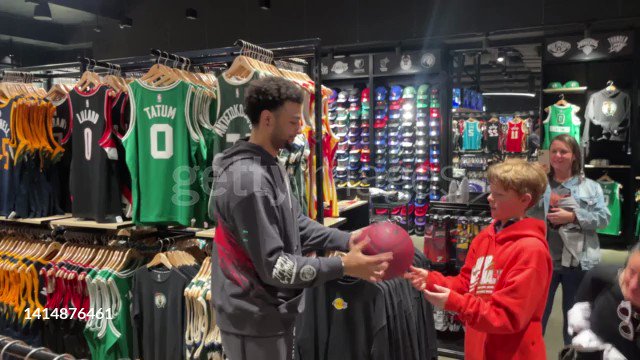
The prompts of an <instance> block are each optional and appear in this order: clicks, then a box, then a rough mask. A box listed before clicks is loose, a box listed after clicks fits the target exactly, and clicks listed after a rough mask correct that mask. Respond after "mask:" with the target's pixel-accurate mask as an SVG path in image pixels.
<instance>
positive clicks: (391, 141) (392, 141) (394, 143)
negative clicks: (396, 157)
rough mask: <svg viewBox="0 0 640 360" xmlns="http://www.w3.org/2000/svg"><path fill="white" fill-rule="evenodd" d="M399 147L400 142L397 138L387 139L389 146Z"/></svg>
mask: <svg viewBox="0 0 640 360" xmlns="http://www.w3.org/2000/svg"><path fill="white" fill-rule="evenodd" d="M398 145H400V140H398V138H397V137H392V138H390V139H389V146H398Z"/></svg>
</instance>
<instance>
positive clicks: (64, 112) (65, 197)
mask: <svg viewBox="0 0 640 360" xmlns="http://www.w3.org/2000/svg"><path fill="white" fill-rule="evenodd" d="M53 105H55V107H56V111H55V112H54V113H53V127H52V132H53V137H54V138H55V139H56V141H57V142H58V144H60V145H61V146H62V147H64V154H63V155H62V158H61V159H60V162H58V163H57V164H55V165H53V169H52V170H53V172H54V174H52V187H53V188H54V189H55V191H56V194H57V198H58V204H59V205H60V208H61V209H62V210H63V211H64V212H71V193H70V192H69V175H70V174H71V156H72V155H71V142H70V141H69V137H70V136H71V100H69V97H68V96H66V97H65V98H64V99H62V100H61V101H59V102H54V103H53Z"/></svg>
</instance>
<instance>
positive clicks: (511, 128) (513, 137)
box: [505, 121, 524, 153]
mask: <svg viewBox="0 0 640 360" xmlns="http://www.w3.org/2000/svg"><path fill="white" fill-rule="evenodd" d="M505 143H506V144H505V150H506V151H507V152H518V153H519V152H522V151H523V150H524V122H523V121H520V122H517V123H516V122H509V123H508V124H507V140H506V141H505Z"/></svg>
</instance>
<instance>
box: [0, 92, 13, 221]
mask: <svg viewBox="0 0 640 360" xmlns="http://www.w3.org/2000/svg"><path fill="white" fill-rule="evenodd" d="M12 106H13V100H9V101H8V102H7V103H6V104H4V105H3V106H0V146H1V148H0V215H1V216H7V215H9V214H10V213H11V211H12V210H13V207H14V203H15V196H16V191H17V188H16V186H17V183H16V173H15V171H14V161H13V149H12V148H11V146H9V143H10V142H11V128H12V125H11V108H12Z"/></svg>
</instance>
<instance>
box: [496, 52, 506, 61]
mask: <svg viewBox="0 0 640 360" xmlns="http://www.w3.org/2000/svg"><path fill="white" fill-rule="evenodd" d="M504 60H505V55H504V51H498V57H497V58H496V61H497V62H499V63H503V62H504Z"/></svg>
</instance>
